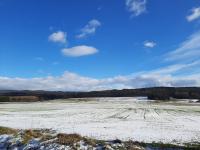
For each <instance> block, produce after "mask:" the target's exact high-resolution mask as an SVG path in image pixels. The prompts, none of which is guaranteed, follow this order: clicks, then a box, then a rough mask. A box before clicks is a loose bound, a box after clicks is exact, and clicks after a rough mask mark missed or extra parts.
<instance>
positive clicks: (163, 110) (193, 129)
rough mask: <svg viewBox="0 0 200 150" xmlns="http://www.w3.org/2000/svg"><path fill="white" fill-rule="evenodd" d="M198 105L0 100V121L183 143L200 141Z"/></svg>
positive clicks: (97, 136)
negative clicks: (15, 101)
mask: <svg viewBox="0 0 200 150" xmlns="http://www.w3.org/2000/svg"><path fill="white" fill-rule="evenodd" d="M199 108H200V104H199V103H195V100H194V101H190V100H178V101H165V102H163V101H153V100H147V99H146V98H145V97H138V98H127V97H126V98H80V99H78V98H77V99H63V100H53V101H45V102H34V103H1V105H0V125H1V126H6V127H11V128H15V129H51V130H55V131H56V132H57V133H67V134H70V133H77V134H80V135H81V136H87V137H91V138H95V139H99V140H113V139H120V140H122V141H128V140H133V141H139V142H145V143H152V142H156V143H160V142H161V143H166V144H169V143H170V144H175V145H184V144H188V143H190V144H192V143H199V141H200V128H199V124H200V109H199Z"/></svg>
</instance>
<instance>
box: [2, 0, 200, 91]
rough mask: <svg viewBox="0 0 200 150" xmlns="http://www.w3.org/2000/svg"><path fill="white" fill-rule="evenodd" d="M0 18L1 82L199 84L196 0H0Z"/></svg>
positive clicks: (52, 86) (55, 86)
mask: <svg viewBox="0 0 200 150" xmlns="http://www.w3.org/2000/svg"><path fill="white" fill-rule="evenodd" d="M0 18H1V23H0V33H1V36H0V81H1V83H0V88H1V89H18V88H19V87H20V88H21V89H44V90H101V89H112V88H117V89H121V88H138V87H151V86H200V82H199V79H200V67H199V66H200V59H199V58H200V1H197V0H190V1H186V0H185V1H182V0H174V1H168V0H162V1H160V0H117V1H116V0H109V1H108V0H84V1H82V0H67V1H66V0H59V1H58V0H51V1H50V0H42V1H41V0H28V1H27V0H0ZM27 83H31V84H28V85H27ZM47 87H48V88H47Z"/></svg>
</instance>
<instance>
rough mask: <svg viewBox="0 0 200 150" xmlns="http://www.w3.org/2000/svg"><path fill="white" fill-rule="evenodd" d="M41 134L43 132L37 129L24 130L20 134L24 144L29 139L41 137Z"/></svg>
mask: <svg viewBox="0 0 200 150" xmlns="http://www.w3.org/2000/svg"><path fill="white" fill-rule="evenodd" d="M42 136H43V134H42V133H41V132H40V131H39V130H25V131H24V133H23V135H22V139H23V143H24V144H26V143H27V142H28V141H30V140H31V139H33V138H41V137H42Z"/></svg>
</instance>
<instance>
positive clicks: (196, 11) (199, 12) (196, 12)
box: [186, 7, 200, 22]
mask: <svg viewBox="0 0 200 150" xmlns="http://www.w3.org/2000/svg"><path fill="white" fill-rule="evenodd" d="M198 18H200V7H197V8H193V9H192V10H191V14H190V15H188V16H187V17H186V19H187V20H188V21H189V22H191V21H194V20H196V19H198Z"/></svg>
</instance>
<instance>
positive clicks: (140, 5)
mask: <svg viewBox="0 0 200 150" xmlns="http://www.w3.org/2000/svg"><path fill="white" fill-rule="evenodd" d="M146 3H147V0H126V6H127V9H128V11H129V12H131V13H132V16H139V15H141V14H143V13H144V12H146Z"/></svg>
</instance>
